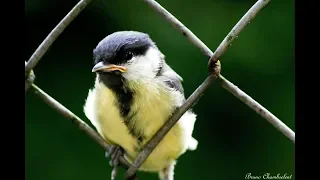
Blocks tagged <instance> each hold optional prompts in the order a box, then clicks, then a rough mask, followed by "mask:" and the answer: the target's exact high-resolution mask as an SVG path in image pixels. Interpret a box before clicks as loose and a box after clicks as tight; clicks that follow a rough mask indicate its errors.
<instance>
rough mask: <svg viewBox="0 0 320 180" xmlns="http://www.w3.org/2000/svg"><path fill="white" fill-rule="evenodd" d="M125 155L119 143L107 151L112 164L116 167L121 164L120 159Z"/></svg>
mask: <svg viewBox="0 0 320 180" xmlns="http://www.w3.org/2000/svg"><path fill="white" fill-rule="evenodd" d="M122 155H123V149H122V148H121V147H120V146H118V145H112V146H111V148H110V149H109V151H106V154H105V156H106V157H107V158H109V157H110V161H109V164H110V166H113V167H116V166H118V165H119V159H120V157H121V156H122Z"/></svg>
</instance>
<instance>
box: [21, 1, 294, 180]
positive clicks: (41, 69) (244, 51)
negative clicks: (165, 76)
mask: <svg viewBox="0 0 320 180" xmlns="http://www.w3.org/2000/svg"><path fill="white" fill-rule="evenodd" d="M77 2H78V1H77V0H42V1H38V0H25V37H26V46H25V60H27V59H29V58H30V56H31V55H32V53H33V52H34V50H35V49H36V48H37V47H38V46H39V44H40V43H41V42H42V41H43V40H44V38H45V37H46V36H47V35H48V34H49V33H50V31H51V30H52V29H53V28H54V27H55V26H56V25H57V24H58V22H59V21H60V20H61V19H62V18H63V17H64V16H65V15H66V14H67V13H68V11H69V10H71V9H72V8H73V6H74V5H75V4H76V3H77ZM158 2H159V3H160V4H161V5H162V6H164V7H165V8H166V9H167V10H168V11H170V12H171V13H172V14H173V15H175V16H176V17H177V18H178V19H179V20H180V21H181V22H182V23H184V24H185V25H186V26H187V27H188V28H189V29H190V30H191V31H193V32H194V33H195V34H196V35H197V36H198V37H199V38H200V39H201V40H202V41H203V42H204V43H205V44H206V45H207V46H208V47H210V48H211V50H212V51H214V50H215V48H216V47H218V45H219V44H220V42H221V41H222V40H223V38H224V37H225V36H226V35H227V33H228V32H229V31H230V30H231V28H232V27H233V26H234V25H235V24H236V23H237V21H238V20H239V19H240V18H241V17H242V16H243V15H244V13H245V12H246V11H247V10H248V9H249V8H250V7H251V6H252V5H253V4H254V3H255V1H253V0H198V1H196V2H195V1H192V0H184V1H181V0H180V1H179V0H161V1H160V0H159V1H158ZM119 30H136V31H142V32H146V33H148V34H150V36H151V38H152V39H153V40H154V41H155V42H156V43H157V45H158V47H159V48H160V49H161V50H162V52H163V53H164V54H165V55H166V60H167V62H168V64H169V65H170V66H171V67H173V69H174V70H175V71H177V72H178V73H179V74H180V75H181V76H182V77H183V78H184V87H185V92H186V96H189V95H190V94H191V93H192V92H193V91H194V90H195V89H196V88H197V87H198V86H199V85H200V83H201V82H202V81H203V80H204V79H205V78H206V76H207V58H206V57H205V56H204V55H203V54H202V53H201V52H200V51H199V49H197V48H196V47H194V46H193V45H192V44H191V43H189V42H188V40H187V39H186V38H185V37H183V36H182V35H181V34H180V33H179V32H177V31H176V30H175V29H174V28H173V27H172V26H171V25H170V24H169V23H167V22H166V21H165V20H164V19H163V18H161V17H160V16H159V15H158V14H157V13H155V12H154V11H153V10H152V9H151V8H149V6H148V5H146V4H145V3H144V2H143V1H142V0H117V1H111V0H94V1H93V2H92V3H91V4H89V5H88V6H87V7H86V9H85V10H84V11H83V12H82V13H81V14H80V15H79V16H78V17H77V18H76V19H75V20H74V21H73V22H72V23H71V25H70V26H69V27H67V28H66V29H65V31H64V32H63V33H62V35H61V36H59V38H58V39H57V40H56V41H55V42H54V44H53V45H52V46H51V48H50V49H49V51H48V52H47V53H46V54H45V55H44V57H43V58H42V60H41V61H40V62H39V64H38V65H37V66H36V68H35V69H34V71H35V74H36V77H37V78H36V81H35V83H36V84H37V85H38V86H39V87H40V88H42V89H43V90H44V91H45V92H47V93H48V94H49V95H51V96H52V97H54V98H55V99H56V100H58V101H59V102H61V103H62V104H63V105H65V106H66V107H67V108H69V109H70V110H71V111H72V112H74V113H75V114H77V115H78V116H79V117H80V118H82V119H83V120H85V121H86V122H87V123H88V124H89V125H91V124H90V122H89V121H88V120H87V119H86V117H85V115H84V113H83V111H82V110H83V104H84V100H85V98H86V96H87V93H88V89H89V88H91V87H92V86H93V82H94V76H95V74H93V73H91V69H92V66H93V64H92V50H93V48H95V46H96V45H97V43H98V42H99V41H100V40H101V39H102V38H104V37H105V36H107V35H108V34H110V33H112V32H114V31H119ZM221 63H222V75H223V76H224V77H226V78H227V79H228V80H229V81H231V82H233V83H234V84H235V85H237V86H238V87H239V88H240V89H242V90H243V91H244V92H246V93H247V94H248V95H250V96H251V97H252V98H254V99H255V100H256V101H258V102H259V103H260V104H262V105H263V106H264V107H266V108H267V109H268V110H269V111H271V112H272V113H273V114H274V115H276V116H277V117H278V118H279V119H281V120H282V121H283V122H284V123H285V124H287V125H288V126H289V127H290V128H292V130H295V121H294V119H295V116H294V113H295V111H294V110H295V106H294V104H295V95H294V2H293V1H288V0H285V1H271V2H270V4H269V5H268V6H267V7H266V8H264V9H263V10H262V11H261V12H260V13H259V14H258V15H257V17H256V18H255V19H254V20H253V21H252V22H251V23H250V24H249V25H248V26H247V27H246V28H245V29H244V30H243V31H242V32H241V34H240V35H239V37H238V38H237V39H236V40H235V41H234V42H233V43H232V46H231V47H230V48H229V50H228V51H227V52H226V54H224V55H223V57H222V58H221ZM194 111H195V112H196V113H197V114H198V119H197V122H196V125H195V129H194V137H195V138H196V139H198V141H199V146H198V149H197V150H196V151H193V152H188V153H186V154H184V155H183V156H181V158H180V159H179V161H178V164H177V166H176V170H175V180H182V179H184V180H193V179H204V180H207V179H208V180H209V179H219V180H238V179H240V180H241V179H245V175H246V174H247V173H252V175H263V174H264V173H271V174H274V175H276V174H277V173H281V174H284V173H287V174H289V175H290V174H293V177H292V179H294V170H295V169H294V144H293V143H292V142H291V141H290V140H289V139H288V138H286V137H285V136H284V135H282V134H281V133H280V132H279V131H277V130H276V129H275V128H274V127H273V126H272V125H271V124H270V123H269V122H267V121H266V120H265V119H263V118H262V117H260V116H259V115H258V114H257V113H255V112H254V111H253V110H252V109H250V108H248V107H247V106H246V105H245V104H244V103H242V102H241V101H240V100H239V99H237V98H236V97H234V96H233V95H232V94H230V93H229V92H227V91H226V90H225V89H223V88H222V87H220V86H219V85H217V84H213V85H212V86H211V87H210V89H208V90H207V91H206V93H205V94H204V95H203V96H202V98H201V99H200V101H199V102H198V103H197V105H196V106H195V107H194ZM25 124H26V137H25V140H26V142H25V146H26V151H25V155H26V179H28V180H70V179H77V180H87V179H92V180H98V179H99V180H101V179H110V172H111V168H110V166H109V164H108V161H109V159H106V158H104V151H103V149H102V148H101V147H100V146H99V145H98V144H97V143H95V142H94V141H92V140H91V139H90V138H89V137H88V136H87V135H86V134H85V133H84V132H82V131H80V130H78V129H77V127H76V126H74V125H73V124H72V123H71V122H70V121H68V120H67V119H65V118H64V117H62V116H61V115H60V114H58V113H57V112H56V111H55V110H53V109H51V108H49V107H48V106H47V105H46V104H45V103H44V102H43V101H42V100H41V99H40V98H38V97H37V96H36V95H34V94H33V93H32V92H31V91H29V92H27V93H26V121H25ZM123 172H124V170H122V169H121V170H120V174H119V176H118V179H123ZM138 176H139V178H140V179H141V180H145V179H157V174H149V173H141V172H139V173H138Z"/></svg>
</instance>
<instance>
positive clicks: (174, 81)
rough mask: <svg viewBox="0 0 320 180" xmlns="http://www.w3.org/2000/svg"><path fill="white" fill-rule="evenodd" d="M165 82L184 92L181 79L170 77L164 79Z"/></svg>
mask: <svg viewBox="0 0 320 180" xmlns="http://www.w3.org/2000/svg"><path fill="white" fill-rule="evenodd" d="M164 82H165V83H166V84H167V85H168V86H169V87H170V88H173V89H176V90H177V91H179V92H181V94H184V89H183V86H182V83H181V80H180V79H177V78H172V77H169V78H167V79H166V80H164Z"/></svg>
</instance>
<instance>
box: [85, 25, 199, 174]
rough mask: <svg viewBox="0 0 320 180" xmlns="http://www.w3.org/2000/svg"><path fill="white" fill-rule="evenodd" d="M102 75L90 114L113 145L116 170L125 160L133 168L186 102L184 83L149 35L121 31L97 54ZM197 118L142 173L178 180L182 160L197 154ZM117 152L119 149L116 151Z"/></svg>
mask: <svg viewBox="0 0 320 180" xmlns="http://www.w3.org/2000/svg"><path fill="white" fill-rule="evenodd" d="M93 59H94V67H93V69H92V72H94V73H96V78H95V83H94V87H93V88H92V89H89V93H88V96H87V99H86V100H85V104H84V113H85V115H86V116H87V118H88V119H89V120H90V121H91V123H92V124H93V125H94V127H95V128H96V130H97V132H98V133H99V134H100V135H101V136H102V137H103V138H104V139H105V140H106V141H107V142H108V143H110V144H112V145H113V148H111V149H113V150H111V151H110V152H107V153H109V155H110V154H111V157H113V159H112V160H111V162H110V163H111V165H112V164H113V165H115V163H116V162H117V163H118V159H117V158H119V156H120V155H123V156H124V158H126V159H127V161H128V162H130V163H132V162H133V161H134V159H135V158H136V157H137V155H138V154H139V152H140V151H141V149H142V148H143V146H144V145H145V144H146V143H147V142H148V140H149V139H150V138H151V137H152V136H153V135H154V134H155V133H156V132H157V130H158V129H159V128H160V127H161V126H162V125H163V124H164V122H165V121H166V120H168V118H169V117H170V116H171V115H172V114H173V112H174V111H175V110H176V109H177V108H178V107H180V106H181V105H182V104H183V102H184V101H185V96H184V89H183V86H182V84H181V82H182V78H181V77H180V76H179V75H178V74H177V73H176V72H175V71H174V70H172V68H170V66H169V65H168V64H167V63H166V62H165V56H164V55H163V54H162V53H161V52H160V50H159V49H158V47H157V46H156V44H155V43H154V42H153V41H152V40H151V38H150V37H149V35H148V34H145V33H142V32H137V31H119V32H115V33H112V34H110V35H108V36H107V37H105V38H104V39H103V40H102V41H100V42H99V43H98V45H97V46H96V48H95V49H94V50H93ZM195 121H196V114H195V113H194V112H192V110H191V109H190V110H188V111H187V112H186V113H185V114H184V115H183V116H182V117H181V118H180V119H179V121H178V122H177V123H176V124H175V125H174V126H173V128H172V129H171V130H170V131H169V132H168V134H167V135H166V136H165V137H164V138H163V139H162V140H161V142H160V143H159V144H158V146H157V147H156V148H155V149H154V150H153V151H152V153H151V154H150V156H149V157H148V158H147V159H146V161H145V162H144V163H143V164H142V166H141V167H140V168H139V171H145V172H155V173H158V174H159V179H161V180H173V177H174V167H175V164H176V162H177V159H178V158H179V157H180V156H181V155H182V154H184V153H185V152H186V151H187V150H191V151H193V150H195V149H196V148H197V145H198V141H197V140H196V139H195V138H193V137H192V132H193V129H194V124H195ZM115 149H117V150H115Z"/></svg>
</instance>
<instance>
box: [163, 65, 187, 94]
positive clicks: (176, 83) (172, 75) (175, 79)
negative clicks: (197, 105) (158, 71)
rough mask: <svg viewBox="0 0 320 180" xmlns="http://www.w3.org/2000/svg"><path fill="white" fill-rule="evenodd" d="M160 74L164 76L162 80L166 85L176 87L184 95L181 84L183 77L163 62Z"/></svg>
mask: <svg viewBox="0 0 320 180" xmlns="http://www.w3.org/2000/svg"><path fill="white" fill-rule="evenodd" d="M162 71H163V72H162V76H163V77H164V82H165V83H166V84H167V85H168V87H170V88H173V89H176V90H177V91H179V92H180V93H181V94H182V95H183V96H184V89H183V86H182V81H183V79H182V78H181V76H179V74H177V73H176V72H175V71H174V70H173V69H172V68H171V67H170V66H169V65H167V64H166V63H164V66H163V70H162Z"/></svg>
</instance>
